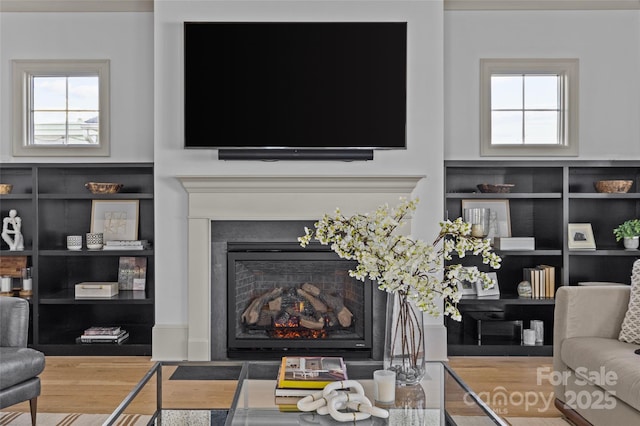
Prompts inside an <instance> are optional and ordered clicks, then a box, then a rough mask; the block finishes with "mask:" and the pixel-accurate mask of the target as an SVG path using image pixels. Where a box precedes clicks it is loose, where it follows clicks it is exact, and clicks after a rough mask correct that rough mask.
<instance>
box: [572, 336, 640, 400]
mask: <svg viewBox="0 0 640 426" xmlns="http://www.w3.org/2000/svg"><path fill="white" fill-rule="evenodd" d="M639 348H640V346H639V345H634V344H631V343H625V342H621V341H619V340H616V339H607V338H605V337H572V338H569V339H565V340H564V341H563V342H562V347H561V348H560V357H561V359H562V361H563V362H564V363H565V364H567V365H568V366H569V367H570V368H571V369H572V370H573V371H574V372H575V374H576V376H577V377H580V378H581V379H583V380H586V381H588V382H590V383H592V384H596V385H598V386H600V387H601V388H604V389H606V390H607V391H611V392H615V396H616V397H617V398H619V399H620V400H622V401H624V402H626V403H627V404H629V405H630V406H632V407H633V408H635V409H636V410H640V356H638V355H636V354H635V353H634V351H635V350H636V349H639ZM576 370H577V371H576ZM581 373H582V374H581ZM612 373H615V377H613V375H612ZM590 375H594V376H597V377H598V379H599V380H598V381H599V382H600V383H594V382H593V379H594V377H589V376H590Z"/></svg>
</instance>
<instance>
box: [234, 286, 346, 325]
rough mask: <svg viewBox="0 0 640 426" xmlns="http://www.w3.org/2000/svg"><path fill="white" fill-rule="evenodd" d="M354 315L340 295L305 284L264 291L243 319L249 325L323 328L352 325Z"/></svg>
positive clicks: (247, 310)
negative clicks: (327, 292) (324, 291)
mask: <svg viewBox="0 0 640 426" xmlns="http://www.w3.org/2000/svg"><path fill="white" fill-rule="evenodd" d="M352 317H353V314H352V313H351V311H349V309H348V308H347V307H346V306H344V303H343V302H342V299H341V298H340V297H337V296H334V295H331V294H326V293H323V292H322V291H321V290H320V288H319V287H317V286H315V285H313V284H309V283H304V284H302V285H301V286H300V287H299V288H297V287H294V288H288V289H284V290H283V289H282V288H281V287H276V288H274V289H272V290H269V291H267V292H265V293H264V294H262V295H260V296H258V297H256V298H255V299H254V300H253V301H251V303H249V306H248V307H247V308H246V309H245V311H244V312H243V314H242V317H241V318H242V322H243V323H244V324H246V325H258V326H269V325H273V326H276V327H291V328H306V329H309V330H322V329H324V328H326V327H336V326H337V325H338V324H340V326H341V327H344V328H347V327H350V326H351V322H352Z"/></svg>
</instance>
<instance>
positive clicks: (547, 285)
mask: <svg viewBox="0 0 640 426" xmlns="http://www.w3.org/2000/svg"><path fill="white" fill-rule="evenodd" d="M522 275H523V277H522V278H523V279H524V280H525V281H529V282H530V283H531V298H532V299H544V298H553V297H554V296H555V294H556V268H555V267H554V266H549V265H538V266H536V267H534V268H524V270H523V274H522Z"/></svg>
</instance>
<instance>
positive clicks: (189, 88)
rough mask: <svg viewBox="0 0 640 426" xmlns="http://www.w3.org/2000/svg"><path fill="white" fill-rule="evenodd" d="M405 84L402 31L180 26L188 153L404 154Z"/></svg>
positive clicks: (391, 27)
mask: <svg viewBox="0 0 640 426" xmlns="http://www.w3.org/2000/svg"><path fill="white" fill-rule="evenodd" d="M406 74H407V23H406V22H185V23H184V89H185V90H184V114H185V115H184V126H185V128H184V131H185V147H186V148H212V149H277V148H283V149H295V150H307V149H309V150H321V149H403V148H405V147H406V85H407V84H406V83H407V77H406Z"/></svg>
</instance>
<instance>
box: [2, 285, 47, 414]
mask: <svg viewBox="0 0 640 426" xmlns="http://www.w3.org/2000/svg"><path fill="white" fill-rule="evenodd" d="M28 332H29V303H28V302H27V301H26V300H24V299H20V298H17V297H5V296H0V409H1V408H6V407H9V406H11V405H15V404H17V403H19V402H23V401H29V404H30V406H31V424H33V425H35V424H36V412H37V401H38V396H39V395H40V378H39V377H38V375H39V374H40V373H42V371H43V370H44V354H43V353H42V352H39V351H36V350H34V349H30V348H27V336H28Z"/></svg>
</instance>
